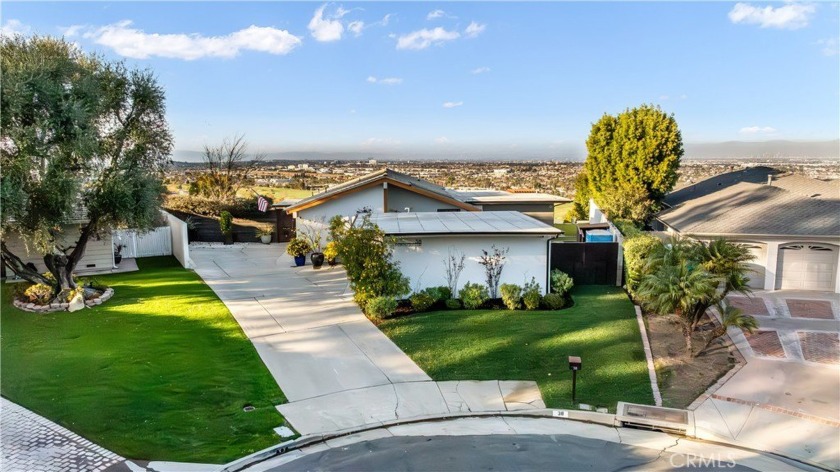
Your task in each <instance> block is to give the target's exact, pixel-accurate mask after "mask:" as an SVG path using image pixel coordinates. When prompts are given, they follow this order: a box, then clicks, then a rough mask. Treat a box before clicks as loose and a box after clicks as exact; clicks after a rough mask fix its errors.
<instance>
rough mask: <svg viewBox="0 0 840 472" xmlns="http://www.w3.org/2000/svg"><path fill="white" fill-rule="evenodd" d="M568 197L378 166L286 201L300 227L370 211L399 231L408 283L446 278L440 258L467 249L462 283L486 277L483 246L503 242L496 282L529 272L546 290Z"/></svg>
mask: <svg viewBox="0 0 840 472" xmlns="http://www.w3.org/2000/svg"><path fill="white" fill-rule="evenodd" d="M568 201H569V200H568V199H566V198H563V197H558V196H555V195H548V194H543V193H513V192H505V191H495V190H468V191H458V190H453V189H447V188H444V187H441V186H439V185H436V184H434V183H432V182H428V181H425V180H422V179H418V178H415V177H412V176H409V175H406V174H402V173H399V172H395V171H393V170H390V169H383V170H380V171H377V172H373V173H371V174H368V175H365V176H363V177H360V178H357V179H354V180H351V181H349V182H346V183H344V184H341V185H338V186H336V187H333V188H331V189H328V190H327V191H325V192H322V193H320V194H318V195H314V196H312V197H309V198H305V199H303V200H300V201H298V202H295V203H290V204H288V206H286V208H285V211H286V213H287V214H288V215H292V216H293V217H294V218H295V220H296V224H297V226H298V227H299V228H301V227H303V226H306V225H310V226H311V225H315V226H319V225H325V224H326V222H328V221H329V220H330V219H331V218H332V217H334V216H335V215H341V216H344V217H353V216H355V215H357V214H359V213H362V212H369V213H370V214H371V221H373V222H374V223H376V224H377V225H378V226H379V227H380V228H381V229H382V230H383V231H384V232H385V233H386V234H388V235H391V236H394V237H395V238H397V244H396V247H395V250H394V258H395V259H396V260H398V261H400V263H401V270H402V272H403V274H404V275H406V276H407V277H408V278H409V279H410V282H411V288H412V289H413V290H421V289H423V288H426V287H432V286H438V285H446V275H445V262H444V261H445V260H448V259H449V257H450V256H455V257H456V258H460V256H461V255H463V256H465V261H464V262H465V264H464V270H463V272H462V273H461V276H460V278H459V283H460V285H463V284H464V283H466V282H478V283H484V277H485V275H484V268H483V267H482V266H480V265H479V263H478V258H479V257H480V256H481V255H482V250H486V251H488V252H490V251H491V250H492V247H493V246H495V247H496V248H499V249H503V250H504V249H507V250H509V253H508V254H507V263H506V265H505V268H504V270H503V272H502V277H501V282H502V283H515V284H519V285H521V284H523V283H525V282H527V281H530V280H531V278H532V277H534V278H536V280H537V281H538V282H539V283H540V285H541V287H542V289H543V291H544V292H545V290H546V289H547V283H546V282H547V277H548V257H547V254H548V242H549V241H550V240H551V239H552V238H554V237H557V236H559V235H561V234H562V231H560V230H558V229H557V228H555V227H554V226H553V225H552V223H553V221H554V206H555V205H556V204H558V203H564V202H568Z"/></svg>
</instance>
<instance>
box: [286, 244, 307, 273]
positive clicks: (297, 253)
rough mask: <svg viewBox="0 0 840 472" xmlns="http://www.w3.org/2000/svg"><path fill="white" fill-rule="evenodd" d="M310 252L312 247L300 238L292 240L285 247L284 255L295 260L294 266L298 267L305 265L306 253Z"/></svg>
mask: <svg viewBox="0 0 840 472" xmlns="http://www.w3.org/2000/svg"><path fill="white" fill-rule="evenodd" d="M311 250H312V246H310V245H309V243H308V242H307V241H306V240H305V239H302V238H294V239H292V240H291V241H289V244H287V245H286V254H288V255H290V256H292V257H294V258H295V265H296V266H298V267H300V266H302V265H304V264H306V253H307V252H309V251H311Z"/></svg>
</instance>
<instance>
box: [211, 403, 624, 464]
mask: <svg viewBox="0 0 840 472" xmlns="http://www.w3.org/2000/svg"><path fill="white" fill-rule="evenodd" d="M563 413H565V415H564V416H561V415H563ZM502 416H508V417H522V418H552V419H556V420H572V421H579V422H582V423H593V424H600V425H603V426H609V427H614V426H615V415H613V414H610V413H596V412H590V411H578V410H555V409H540V410H520V411H487V412H470V413H449V414H446V415H436V416H415V417H411V418H405V419H397V420H392V421H384V422H376V423H370V424H367V425H364V426H359V427H355V428H349V429H343V430H339V431H335V432H331V433H319V434H310V435H306V436H301V437H299V438H297V439H293V440H290V441H286V442H282V443H280V444H277V445H274V446H271V447H268V448H266V449H263V450H262V451H257V452H255V453H253V454H251V455H248V456H245V457H243V458H241V459H237V460H235V461H233V462H230V463H228V464H225V465H224V466H223V467H222V468H221V469H219V472H237V471H241V470H243V469H245V468H246V467H250V466H252V465H255V464H257V463H260V462H263V461H266V460H268V459H272V458H274V457H278V456H282V455H283V454H286V453H288V452H291V451H295V450H298V449H302V448H304V447H307V446H312V445H314V444H318V443H322V442H326V441H329V440H332V439H337V438H340V437H344V436H350V435H353V434H358V433H364V432H366V431H372V430H376V429H381V428H390V427H393V426H400V425H406V424H416V423H431V422H439V421H448V420H454V419H462V418H492V417H502Z"/></svg>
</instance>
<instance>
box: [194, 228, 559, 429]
mask: <svg viewBox="0 0 840 472" xmlns="http://www.w3.org/2000/svg"><path fill="white" fill-rule="evenodd" d="M284 250H285V245H282V244H272V245H261V244H250V245H247V246H246V245H235V246H227V247H221V248H196V249H192V250H191V251H190V257H191V259H192V261H193V263H194V264H195V270H196V272H197V273H198V274H199V275H200V276H201V277H202V278H203V279H204V280H205V282H207V284H208V285H209V286H210V287H211V288H212V289H213V290H214V291H215V292H216V294H218V296H219V298H221V299H222V301H223V302H224V303H225V304H226V305H227V306H228V308H229V309H230V311H231V313H232V314H233V316H234V317H235V318H236V320H237V321H238V322H239V324H240V326H242V329H243V330H244V331H245V334H246V335H247V336H248V337H249V338H250V339H251V341H252V342H253V343H254V346H255V347H256V349H257V352H258V353H259V355H260V357H261V358H262V360H263V362H264V363H265V365H266V366H267V367H268V369H269V371H270V372H271V374H272V375H273V376H274V378H275V380H276V381H277V384H278V385H279V386H280V388H281V389H282V390H283V392H284V393H285V394H286V397H287V398H288V399H289V403H286V404H283V405H278V407H277V408H278V410H279V411H280V412H281V413H282V414H283V415H284V416H285V417H286V418H287V419H288V420H289V421H290V422H291V423H292V426H294V427H295V429H297V430H298V431H299V432H300V433H301V434H313V433H323V432H329V431H336V430H339V429H345V428H349V427H355V426H361V425H366V424H378V423H381V422H383V421H389V420H394V419H398V418H407V417H413V416H428V415H440V414H447V413H451V412H462V411H506V410H514V409H533V408H542V407H544V404H543V402H542V398H541V396H540V393H539V388H538V387H537V385H536V383H535V382H498V381H483V382H433V381H432V380H431V378H429V376H428V375H426V373H425V372H423V370H422V369H420V367H418V366H417V364H415V363H414V361H412V360H411V358H409V357H408V356H407V355H406V354H405V353H403V352H402V351H401V350H400V349H399V348H398V347H397V346H396V345H395V344H394V343H393V342H392V341H391V340H390V339H388V337H387V336H385V335H384V334H383V333H382V332H381V331H379V329H378V328H376V326H374V325H373V323H371V322H370V321H369V320H368V319H367V318H366V317H365V316H364V314H362V312H361V311H360V310H359V308H358V306H357V305H356V304H355V302H353V299H352V292H351V290H350V288H349V286H348V282H347V278H346V276H345V274H344V271H343V270H342V269H341V268H340V267H333V268H330V267H327V266H325V267H324V268H322V269H320V270H314V269H313V268H312V266H310V265H307V266H304V267H292V264H293V263H292V259H291V257H289V256H287V255H285V251H284Z"/></svg>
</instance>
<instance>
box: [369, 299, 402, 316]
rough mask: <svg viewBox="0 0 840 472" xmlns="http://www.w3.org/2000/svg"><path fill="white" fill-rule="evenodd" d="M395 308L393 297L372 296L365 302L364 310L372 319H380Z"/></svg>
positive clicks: (395, 300) (395, 302)
mask: <svg viewBox="0 0 840 472" xmlns="http://www.w3.org/2000/svg"><path fill="white" fill-rule="evenodd" d="M396 309H397V299H396V298H394V297H373V298H371V299H369V300H368V301H367V303H365V311H366V312H367V314H368V316H370V317H371V318H373V319H376V320H381V319H382V318H385V317H386V316H388V315H390V314H391V313H393V312H394V310H396Z"/></svg>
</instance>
